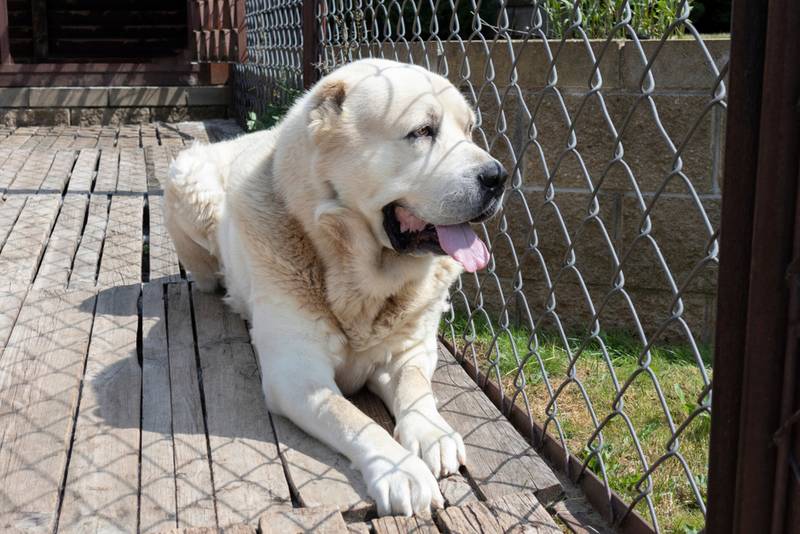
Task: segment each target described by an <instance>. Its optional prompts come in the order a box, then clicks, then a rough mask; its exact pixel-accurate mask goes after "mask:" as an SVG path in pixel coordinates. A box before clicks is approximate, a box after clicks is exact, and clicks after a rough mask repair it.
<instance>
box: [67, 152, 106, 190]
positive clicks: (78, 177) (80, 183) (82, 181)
mask: <svg viewBox="0 0 800 534" xmlns="http://www.w3.org/2000/svg"><path fill="white" fill-rule="evenodd" d="M99 158H100V151H99V150H97V149H96V148H88V149H87V148H85V149H83V150H81V151H80V153H79V154H78V159H77V161H76V162H75V167H74V168H73V169H72V177H71V178H70V180H69V184H68V185H67V192H68V193H89V192H90V191H91V190H92V182H94V173H95V169H96V168H97V160H98V159H99Z"/></svg>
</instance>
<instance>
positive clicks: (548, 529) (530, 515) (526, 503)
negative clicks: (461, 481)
mask: <svg viewBox="0 0 800 534" xmlns="http://www.w3.org/2000/svg"><path fill="white" fill-rule="evenodd" d="M486 506H487V507H488V508H489V510H491V511H492V513H493V514H494V515H495V517H497V522H498V523H499V524H500V528H501V529H502V530H503V532H508V531H510V530H512V529H516V528H518V527H519V526H522V527H523V529H521V530H524V532H530V533H531V534H560V533H561V529H560V528H558V525H556V522H555V521H553V518H552V517H550V514H549V513H548V512H547V510H545V509H544V506H542V503H540V502H539V500H538V499H537V498H536V496H535V495H534V494H533V493H532V492H529V491H525V492H520V493H511V494H508V495H504V496H503V497H500V498H498V499H492V500H490V501H489V502H487V503H486Z"/></svg>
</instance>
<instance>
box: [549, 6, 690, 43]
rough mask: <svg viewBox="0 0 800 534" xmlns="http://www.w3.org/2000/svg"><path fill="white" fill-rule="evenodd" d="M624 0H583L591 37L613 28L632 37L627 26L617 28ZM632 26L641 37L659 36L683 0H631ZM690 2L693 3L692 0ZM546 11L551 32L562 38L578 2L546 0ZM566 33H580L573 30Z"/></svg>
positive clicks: (584, 24)
mask: <svg viewBox="0 0 800 534" xmlns="http://www.w3.org/2000/svg"><path fill="white" fill-rule="evenodd" d="M623 3H624V0H584V1H581V2H578V6H579V7H580V16H581V27H582V28H583V31H584V32H586V35H587V36H588V37H589V38H596V39H602V38H606V37H608V36H609V34H611V33H612V32H614V33H615V35H614V37H615V38H623V39H624V38H626V37H630V36H629V35H625V30H624V29H621V28H620V29H617V30H614V26H615V25H617V24H618V23H619V22H620V20H621V19H622V11H621V10H622V5H623ZM628 4H629V5H630V8H631V22H630V24H631V26H632V27H633V30H634V31H635V32H636V35H637V36H638V37H639V38H642V39H650V38H654V39H659V38H661V37H663V36H664V34H665V33H667V31H668V30H669V25H670V24H672V22H674V21H675V19H676V18H678V16H679V15H680V14H681V10H682V9H683V7H682V5H681V4H682V0H630V1H629V2H628ZM687 4H689V5H690V6H691V3H690V2H689V0H687ZM540 6H541V8H542V9H543V10H544V11H545V13H546V16H547V19H548V22H549V25H548V26H549V27H548V30H549V31H548V34H549V35H548V36H549V37H551V38H557V39H560V38H562V37H564V35H565V34H567V33H568V32H569V31H570V27H571V26H572V25H573V24H574V23H575V21H576V18H577V17H576V10H575V3H574V2H572V1H571V0H543V1H542V2H541V4H540ZM683 31H684V29H683V27H682V26H678V27H676V28H675V29H674V30H672V33H671V35H673V36H674V35H680V34H682V33H683ZM567 37H568V38H569V37H578V35H576V34H574V32H573V34H572V35H567Z"/></svg>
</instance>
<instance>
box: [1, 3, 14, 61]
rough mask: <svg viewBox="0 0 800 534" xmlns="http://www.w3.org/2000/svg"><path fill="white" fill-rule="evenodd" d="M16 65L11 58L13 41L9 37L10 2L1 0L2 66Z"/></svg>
mask: <svg viewBox="0 0 800 534" xmlns="http://www.w3.org/2000/svg"><path fill="white" fill-rule="evenodd" d="M12 63H14V60H13V59H12V57H11V40H10V39H9V36H8V2H7V1H6V0H0V65H8V64H12Z"/></svg>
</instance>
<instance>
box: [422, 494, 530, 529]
mask: <svg viewBox="0 0 800 534" xmlns="http://www.w3.org/2000/svg"><path fill="white" fill-rule="evenodd" d="M436 524H437V525H438V526H439V528H440V530H441V531H442V532H444V533H445V534H504V532H505V531H504V530H503V528H502V527H501V526H500V523H498V521H497V518H496V517H495V516H494V515H493V514H492V512H491V511H490V510H489V508H487V507H486V505H485V504H484V503H482V502H478V501H475V502H471V503H468V504H465V505H464V506H451V507H450V508H445V509H444V510H438V511H437V512H436ZM520 531H521V532H525V531H524V530H522V529H520Z"/></svg>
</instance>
